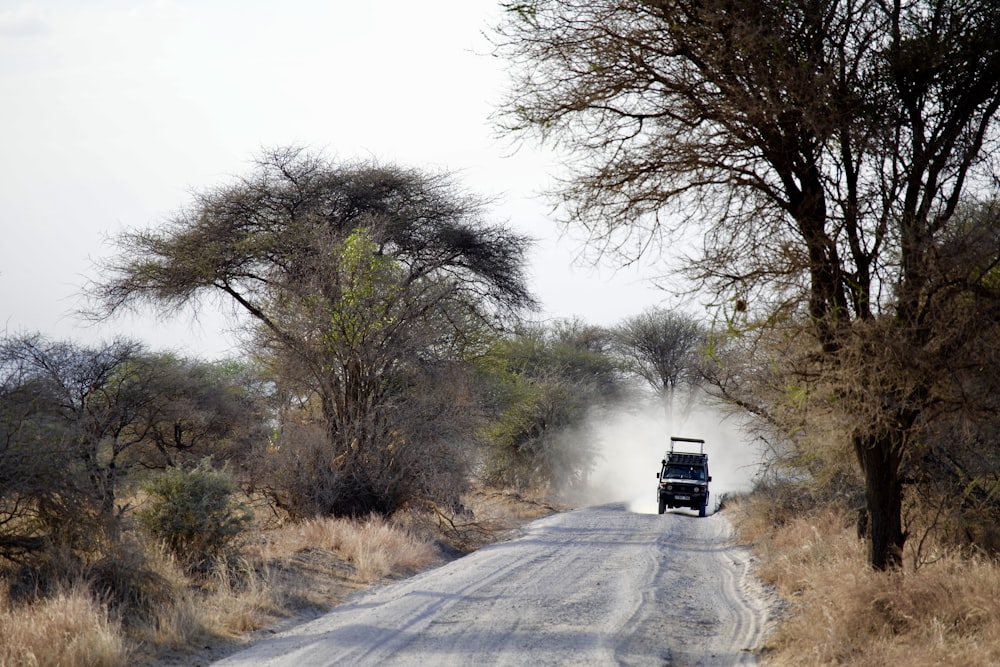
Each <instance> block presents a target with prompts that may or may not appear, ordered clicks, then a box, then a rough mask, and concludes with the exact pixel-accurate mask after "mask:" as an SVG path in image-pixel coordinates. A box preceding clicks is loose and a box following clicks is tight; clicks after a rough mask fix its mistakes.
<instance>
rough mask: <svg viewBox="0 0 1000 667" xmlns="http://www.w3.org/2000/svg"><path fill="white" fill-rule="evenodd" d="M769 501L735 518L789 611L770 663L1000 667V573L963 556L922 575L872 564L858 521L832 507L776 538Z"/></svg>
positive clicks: (756, 502) (737, 507)
mask: <svg viewBox="0 0 1000 667" xmlns="http://www.w3.org/2000/svg"><path fill="white" fill-rule="evenodd" d="M766 504H767V503H766V500H762V499H750V500H747V499H744V500H741V501H739V502H737V503H735V504H734V506H733V508H732V511H733V516H734V517H735V523H736V524H737V527H738V529H739V530H740V534H741V535H743V536H744V538H746V539H747V540H748V541H751V542H752V543H753V544H754V548H755V549H756V551H757V552H758V554H759V555H760V558H761V563H760V566H759V569H758V574H759V575H760V576H761V578H763V579H764V580H765V581H767V582H769V583H771V584H773V585H774V586H775V587H776V588H777V590H778V592H779V594H780V595H781V596H782V598H784V600H786V602H787V603H788V610H787V614H786V616H785V618H784V619H783V620H782V622H781V625H780V627H779V628H778V629H777V631H776V632H775V634H774V635H773V636H772V637H771V639H770V645H769V646H768V649H767V651H766V652H765V654H764V656H763V658H762V662H763V663H764V664H765V665H773V666H776V667H784V666H786V665H788V666H791V665H795V666H798V665H854V666H857V667H876V666H879V667H882V666H884V665H904V664H905V665H907V666H908V667H931V666H937V665H963V666H968V667H974V666H978V665H982V666H983V667H986V666H987V665H997V664H1000V566H998V564H997V563H996V562H993V561H989V560H986V559H981V558H966V557H961V556H960V555H958V554H952V555H949V556H947V557H945V558H943V559H942V560H940V561H938V562H936V563H934V564H931V565H924V566H922V567H921V568H920V569H918V570H915V571H914V570H912V569H905V570H903V571H899V572H894V573H888V574H887V573H878V572H875V571H873V570H872V569H870V568H869V567H868V566H867V557H866V552H865V545H864V543H863V542H862V541H861V540H859V539H858V538H857V536H856V533H855V528H854V525H853V518H854V517H853V516H851V515H850V514H848V513H847V512H844V511H838V510H833V509H824V510H816V511H813V512H811V513H809V514H807V515H803V516H799V517H794V518H791V519H789V520H788V521H787V522H785V523H783V525H781V526H780V527H778V528H776V529H772V530H771V531H770V532H768V530H767V526H765V525H762V524H761V522H760V520H759V517H760V516H766V515H767V513H768V512H767V509H768V508H766V507H764V505H766Z"/></svg>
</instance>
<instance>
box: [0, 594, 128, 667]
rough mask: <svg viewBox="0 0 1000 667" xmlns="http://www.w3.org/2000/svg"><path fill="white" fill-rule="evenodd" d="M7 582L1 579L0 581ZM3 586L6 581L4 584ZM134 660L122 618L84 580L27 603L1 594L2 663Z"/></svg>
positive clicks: (20, 666) (9, 666)
mask: <svg viewBox="0 0 1000 667" xmlns="http://www.w3.org/2000/svg"><path fill="white" fill-rule="evenodd" d="M2 583H3V582H2V581H0V584H2ZM0 591H6V586H2V585H0ZM128 664H130V652H129V649H128V644H127V642H126V640H125V639H124V637H123V634H122V628H121V624H120V623H119V622H117V621H115V620H112V619H111V618H110V617H109V614H108V609H107V607H106V606H104V605H102V604H99V603H98V602H97V601H95V599H94V597H93V594H92V593H91V591H90V590H88V589H87V587H86V586H85V585H83V584H77V585H75V586H72V587H70V588H65V589H63V590H59V591H58V592H57V593H56V594H55V595H52V596H50V597H48V598H45V599H42V600H39V601H37V602H34V603H32V604H27V605H17V606H13V605H11V603H10V601H9V600H8V598H7V596H6V594H5V593H2V594H0V667H24V666H26V665H31V666H33V667H46V666H51V667H57V666H58V667H62V666H66V667H73V666H76V665H81V666H82V665H87V666H88V667H119V666H122V667H123V666H124V665H128Z"/></svg>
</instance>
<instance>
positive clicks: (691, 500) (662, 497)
mask: <svg viewBox="0 0 1000 667" xmlns="http://www.w3.org/2000/svg"><path fill="white" fill-rule="evenodd" d="M679 442H683V443H691V444H697V445H699V447H698V451H697V452H691V451H677V450H676V449H675V447H676V445H677V443H679ZM656 477H657V478H658V479H659V480H660V483H659V486H658V488H657V491H656V498H657V501H658V505H657V506H658V508H659V513H660V514H663V513H664V512H666V511H667V508H670V509H673V508H674V507H687V508H690V509H693V510H696V511H697V512H698V516H705V515H706V514H707V513H708V483H709V482H711V481H712V476H711V475H709V474H708V454H706V453H705V441H704V440H700V439H696V438H676V437H671V438H670V449H669V450H667V453H666V455H665V456H664V458H663V461H662V462H661V467H660V472H658V473H656Z"/></svg>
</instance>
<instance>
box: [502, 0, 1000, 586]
mask: <svg viewBox="0 0 1000 667" xmlns="http://www.w3.org/2000/svg"><path fill="white" fill-rule="evenodd" d="M504 7H505V9H506V14H505V20H504V22H503V23H502V24H501V25H500V26H499V27H498V30H497V37H496V43H497V50H498V52H499V53H500V55H502V56H504V57H506V58H509V59H510V60H512V61H513V62H514V63H515V65H516V66H517V67H515V68H514V81H513V85H512V86H511V91H512V92H511V94H510V97H509V99H508V100H507V101H506V102H505V103H504V105H503V107H502V109H501V115H500V117H499V123H500V126H501V127H502V128H503V129H505V130H509V131H514V132H529V133H530V132H537V133H538V134H539V135H540V136H541V138H542V139H543V140H551V141H557V142H559V143H560V145H562V146H565V147H567V149H568V150H569V151H570V160H569V165H568V168H569V170H570V176H569V177H568V179H567V181H566V184H565V188H564V189H562V190H561V192H560V194H561V195H562V197H563V198H564V202H565V204H566V207H565V212H566V215H567V219H569V220H572V221H575V222H578V223H580V224H582V225H583V226H584V227H585V228H586V229H588V230H589V231H590V234H591V237H592V238H593V239H594V240H595V241H597V242H600V243H601V244H602V246H603V247H605V248H609V249H611V250H613V251H618V252H626V253H627V252H631V251H632V250H633V249H635V248H639V249H640V250H641V249H643V248H648V247H650V246H649V241H650V240H651V239H652V238H656V239H660V240H666V241H670V240H673V239H676V238H687V239H690V237H691V234H687V235H686V236H684V232H690V231H691V230H693V229H694V230H697V231H698V232H699V235H700V236H701V237H702V238H704V245H703V248H702V250H703V253H702V255H701V257H700V259H697V260H696V261H694V262H693V263H692V264H691V265H690V275H691V276H692V277H694V278H695V279H697V280H700V281H701V284H702V285H703V286H704V287H705V288H707V289H709V290H711V291H713V292H715V293H716V294H719V295H720V296H721V297H723V302H735V303H738V304H739V306H740V308H739V310H741V311H742V312H741V316H745V319H746V321H748V322H751V323H752V324H754V325H769V324H775V323H785V322H787V321H789V320H793V321H796V322H802V323H803V324H804V325H805V326H806V327H807V328H806V329H805V331H804V332H801V333H800V335H806V334H808V335H809V336H811V337H812V339H813V340H814V346H813V347H812V348H811V349H810V350H809V351H808V354H807V359H808V361H810V363H809V364H803V363H797V364H794V365H795V366H798V367H799V368H806V371H807V372H805V373H803V374H801V375H798V376H797V377H796V378H794V380H795V381H796V382H799V383H808V382H809V381H810V380H809V379H810V378H817V377H818V378H824V379H827V380H834V381H832V382H830V384H829V385H828V386H830V387H833V389H832V391H831V392H830V393H829V394H827V396H828V397H829V398H830V399H831V400H830V401H828V403H827V404H828V405H833V404H834V403H835V402H837V401H839V402H840V405H842V406H845V407H844V409H845V410H847V411H855V410H856V411H857V413H856V418H855V422H854V425H853V428H852V430H851V432H850V435H849V437H850V440H851V445H852V448H853V450H854V452H855V454H856V456H857V460H858V463H859V465H860V468H861V470H862V472H863V474H864V477H865V492H866V503H867V507H868V511H869V513H870V516H871V542H870V560H871V564H872V565H873V566H874V567H875V568H877V569H887V568H894V567H896V566H897V565H898V564H899V563H900V560H901V550H902V547H903V545H904V542H905V539H906V535H905V532H904V530H903V528H902V523H901V516H900V514H901V511H900V509H901V500H902V496H903V483H902V479H901V475H900V468H901V465H902V464H903V462H904V460H905V459H906V457H907V454H908V452H909V451H910V448H911V446H912V445H913V443H914V442H918V441H919V439H920V437H919V429H920V428H921V427H922V426H923V425H924V423H925V420H926V418H927V416H928V409H929V408H930V407H931V406H932V402H933V401H934V400H935V399H934V393H935V392H934V391H933V389H932V388H933V386H934V385H935V383H936V378H935V376H934V373H933V372H928V371H929V369H928V368H927V366H926V364H923V363H922V362H921V363H916V362H917V361H918V360H920V359H921V358H934V359H942V358H951V357H954V356H955V353H956V351H957V350H959V349H960V347H961V345H962V343H963V340H966V341H967V339H968V337H969V336H974V335H976V332H977V329H978V330H979V331H982V330H983V329H984V328H988V327H983V325H984V324H986V323H991V322H993V321H994V320H995V319H996V318H995V317H994V315H995V311H996V307H997V300H996V299H995V298H994V297H995V289H993V287H994V286H993V285H992V284H991V283H990V281H989V280H987V277H988V276H990V275H991V273H990V269H989V267H990V266H991V265H992V260H987V262H986V264H985V265H983V264H979V265H976V266H975V267H973V268H972V270H970V271H967V272H966V273H965V274H962V275H961V276H960V277H959V279H958V280H952V281H950V282H946V281H944V280H943V275H944V274H943V273H942V272H941V271H939V270H938V268H937V266H936V263H937V262H938V255H937V250H938V248H939V247H940V245H941V243H942V242H944V240H945V239H947V238H948V236H949V234H950V233H951V232H952V231H953V228H954V224H955V218H956V210H957V207H958V206H959V203H960V202H961V201H962V199H963V197H973V196H981V195H982V193H983V192H984V188H985V189H989V188H992V187H993V186H994V184H995V182H996V181H995V175H994V171H993V168H992V167H993V163H992V161H991V160H990V155H991V153H992V151H993V149H995V148H996V144H997V132H996V115H997V108H998V105H1000V6H998V5H997V4H996V3H995V2H992V1H990V0H909V1H907V2H903V1H902V0H596V1H589V0H588V1H587V2H581V1H578V0H525V1H523V2H510V3H506V4H505V5H504ZM634 244H638V245H634ZM989 250H990V251H991V252H992V254H993V257H996V254H997V253H996V251H997V248H996V247H993V248H990V249H989ZM961 299H969V300H972V301H974V302H975V304H976V314H977V316H976V318H974V319H975V321H977V322H978V323H979V325H980V326H979V327H972V329H970V330H964V331H961V332H955V331H953V330H952V331H949V330H948V329H946V328H944V327H941V326H938V322H936V321H935V316H936V314H937V313H940V312H942V311H943V310H947V305H946V304H948V303H952V302H955V300H961ZM887 343H891V344H887ZM931 352H933V354H930V353H931ZM873 369H877V370H878V372H875V373H872V372H870V371H872V370H873ZM938 370H940V369H938ZM813 389H815V388H813ZM811 391H812V390H811ZM811 395H813V396H816V395H817V393H816V392H815V391H813V393H812V394H811Z"/></svg>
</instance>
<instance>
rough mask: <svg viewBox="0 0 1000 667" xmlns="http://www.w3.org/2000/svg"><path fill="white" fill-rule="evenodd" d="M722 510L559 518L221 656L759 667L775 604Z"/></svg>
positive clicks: (237, 661) (296, 661)
mask: <svg viewBox="0 0 1000 667" xmlns="http://www.w3.org/2000/svg"><path fill="white" fill-rule="evenodd" d="M750 561H751V557H750V553H749V551H748V550H747V549H745V548H743V547H738V546H735V545H733V544H732V541H731V526H730V524H729V522H728V520H727V519H726V518H725V516H724V515H723V514H715V515H711V516H709V517H706V518H703V519H700V518H698V517H697V516H695V515H694V514H693V513H691V514H688V513H684V512H674V513H667V514H664V515H662V516H661V515H656V514H637V513H634V512H630V511H628V510H627V509H626V506H625V505H624V504H613V505H602V506H598V507H590V508H586V509H580V510H574V511H572V512H565V513H562V514H556V515H553V516H550V517H547V518H545V519H541V520H539V521H535V522H533V523H530V524H528V525H526V526H525V527H524V528H523V529H522V531H521V534H520V537H518V538H516V539H514V540H511V541H509V542H504V543H502V544H496V545H493V546H489V547H486V548H483V549H481V550H479V551H476V552H475V553H473V554H470V555H469V556H466V557H464V558H461V559H459V560H456V561H453V562H451V563H449V564H447V565H444V566H442V567H439V568H437V569H434V570H430V571H427V572H424V573H422V574H419V575H417V576H414V577H412V578H409V579H406V580H404V581H401V582H398V583H394V584H391V585H386V586H382V587H378V588H375V589H372V590H370V591H367V592H365V593H362V594H359V595H358V596H357V597H355V598H353V599H352V600H351V601H350V602H348V603H347V604H344V605H342V606H340V607H338V608H337V609H336V610H334V611H333V612H331V613H329V614H327V615H325V616H323V617H321V618H318V619H316V620H314V621H312V622H309V623H306V624H304V625H301V626H298V627H296V628H294V629H292V630H289V631H287V632H284V633H282V634H279V635H275V636H274V637H273V638H270V639H268V640H265V641H262V642H260V643H257V644H255V645H253V646H252V647H250V648H249V649H247V650H244V651H242V652H240V653H237V654H234V655H232V656H230V657H228V658H226V659H225V660H222V661H220V662H217V663H215V664H216V665H218V666H220V667H221V666H225V667H237V666H238V667H250V666H251V665H252V666H254V667H260V666H270V667H279V666H281V667H319V666H321V665H324V666H325V665H379V666H381V665H422V666H424V667H438V666H445V665H455V666H462V667H467V666H468V665H516V666H518V667H521V666H523V665H661V666H662V665H674V666H681V665H684V666H689V665H690V666H693V665H720V666H721V665H724V666H729V665H754V664H756V663H757V659H756V654H755V652H754V651H755V649H756V648H757V647H758V646H759V645H760V643H761V642H762V641H763V638H764V633H765V628H766V626H767V623H768V619H769V610H770V609H771V606H770V603H769V601H768V600H769V598H768V596H767V595H765V593H764V591H763V589H762V588H761V587H760V586H759V584H758V582H757V581H756V580H755V579H754V578H753V576H752V574H751V572H750Z"/></svg>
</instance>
